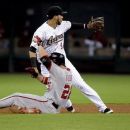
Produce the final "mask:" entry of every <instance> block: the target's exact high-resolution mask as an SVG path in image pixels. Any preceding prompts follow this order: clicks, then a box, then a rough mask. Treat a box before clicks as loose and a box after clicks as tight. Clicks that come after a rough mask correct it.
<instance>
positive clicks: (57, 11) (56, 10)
mask: <svg viewBox="0 0 130 130" xmlns="http://www.w3.org/2000/svg"><path fill="white" fill-rule="evenodd" d="M64 14H67V11H63V10H62V8H61V7H60V6H51V7H49V8H48V11H47V18H49V19H51V18H53V16H55V15H64Z"/></svg>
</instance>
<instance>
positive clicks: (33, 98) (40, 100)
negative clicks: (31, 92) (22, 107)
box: [3, 95, 48, 103]
mask: <svg viewBox="0 0 130 130" xmlns="http://www.w3.org/2000/svg"><path fill="white" fill-rule="evenodd" d="M12 97H20V98H24V99H30V100H33V101H37V102H43V103H44V102H48V100H46V101H42V100H38V99H34V98H29V97H24V96H19V95H15V96H11V97H8V98H6V99H3V101H4V100H7V99H9V98H12Z"/></svg>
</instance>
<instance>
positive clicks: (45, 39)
mask: <svg viewBox="0 0 130 130" xmlns="http://www.w3.org/2000/svg"><path fill="white" fill-rule="evenodd" d="M70 28H71V23H70V22H69V21H62V23H61V25H58V26H57V27H56V28H55V29H54V28H52V27H51V26H49V25H48V24H47V22H45V23H43V24H42V25H41V26H40V27H39V28H38V29H37V30H36V32H35V33H34V35H33V39H32V43H31V46H33V47H35V48H36V49H37V54H38V44H37V42H38V41H39V40H41V41H42V46H43V48H44V49H45V50H46V51H47V53H48V55H50V54H51V53H53V52H58V53H61V54H64V55H66V54H65V51H64V33H65V32H66V31H67V30H68V29H70ZM38 60H39V55H38ZM39 62H40V61H39Z"/></svg>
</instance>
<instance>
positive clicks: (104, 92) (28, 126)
mask: <svg viewBox="0 0 130 130" xmlns="http://www.w3.org/2000/svg"><path fill="white" fill-rule="evenodd" d="M82 76H83V78H84V79H85V80H86V82H87V83H88V84H89V85H91V86H92V87H93V88H94V89H95V90H96V91H97V92H98V93H99V95H100V96H101V97H102V99H103V100H104V102H105V103H130V96H129V95H130V80H129V79H130V76H129V75H100V74H87V75H86V74H83V75H82ZM44 91H45V89H44V87H42V84H40V83H39V82H37V81H36V80H34V79H32V78H31V77H30V76H29V75H26V74H0V98H2V97H4V96H7V95H9V94H12V93H14V92H23V93H25V92H26V93H33V94H38V95H42V94H43V93H44ZM71 100H72V102H73V103H90V101H89V100H88V99H86V98H85V97H84V96H83V95H82V94H81V92H80V91H79V90H77V89H75V88H73V91H72V95H71ZM129 122H130V114H125V113H124V114H123V113H122V114H117V113H116V114H112V115H104V114H100V113H99V114H96V113H92V114H88V113H86V114H85V113H84V114H80V113H75V114H69V113H63V114H57V115H52V114H42V115H22V114H16V115H9V114H7V115H0V127H1V130H18V129H19V130H41V129H43V130H130V125H129Z"/></svg>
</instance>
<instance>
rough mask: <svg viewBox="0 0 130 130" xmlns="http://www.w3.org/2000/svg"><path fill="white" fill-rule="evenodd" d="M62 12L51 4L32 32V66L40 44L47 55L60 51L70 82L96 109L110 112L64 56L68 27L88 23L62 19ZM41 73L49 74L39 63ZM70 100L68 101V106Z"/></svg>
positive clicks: (78, 26)
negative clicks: (40, 22)
mask: <svg viewBox="0 0 130 130" xmlns="http://www.w3.org/2000/svg"><path fill="white" fill-rule="evenodd" d="M65 13H66V12H63V11H62V9H61V7H59V6H51V7H50V8H49V9H48V13H47V18H48V20H47V21H46V22H45V23H43V24H42V25H41V26H40V27H39V28H38V29H37V30H36V31H35V33H34V35H33V38H32V43H31V45H30V51H29V53H30V58H32V57H33V58H32V59H31V61H32V66H33V67H34V68H35V67H36V63H34V62H35V60H34V58H37V60H38V62H39V63H41V61H40V60H39V59H40V57H39V50H38V46H39V45H42V47H43V48H44V49H45V50H46V51H47V53H48V54H49V55H51V54H52V53H53V52H58V53H61V54H63V55H64V56H65V65H66V66H67V67H68V68H70V69H71V71H72V75H73V80H72V83H73V85H74V86H75V87H77V88H79V89H80V91H81V92H82V93H83V94H84V95H85V96H86V97H88V98H89V99H90V100H91V101H92V102H93V103H94V104H95V105H96V106H97V108H98V110H99V111H100V112H102V113H112V112H113V110H112V109H110V108H107V106H106V105H105V104H104V103H103V101H102V100H101V98H100V96H99V95H98V94H97V93H96V92H95V91H94V90H93V89H92V88H91V87H90V86H89V85H88V84H86V83H85V81H84V80H83V79H82V77H81V76H80V74H79V72H78V71H77V70H76V68H75V67H74V66H73V65H72V63H71V62H70V61H69V60H68V58H67V57H66V53H65V50H64V33H65V32H66V31H67V30H69V29H70V28H74V29H85V28H89V26H88V24H80V23H71V22H70V21H63V14H65ZM41 74H42V75H44V76H49V72H48V71H47V69H46V67H45V66H44V65H42V64H41ZM69 103H71V102H70V101H69V102H68V106H69Z"/></svg>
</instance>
